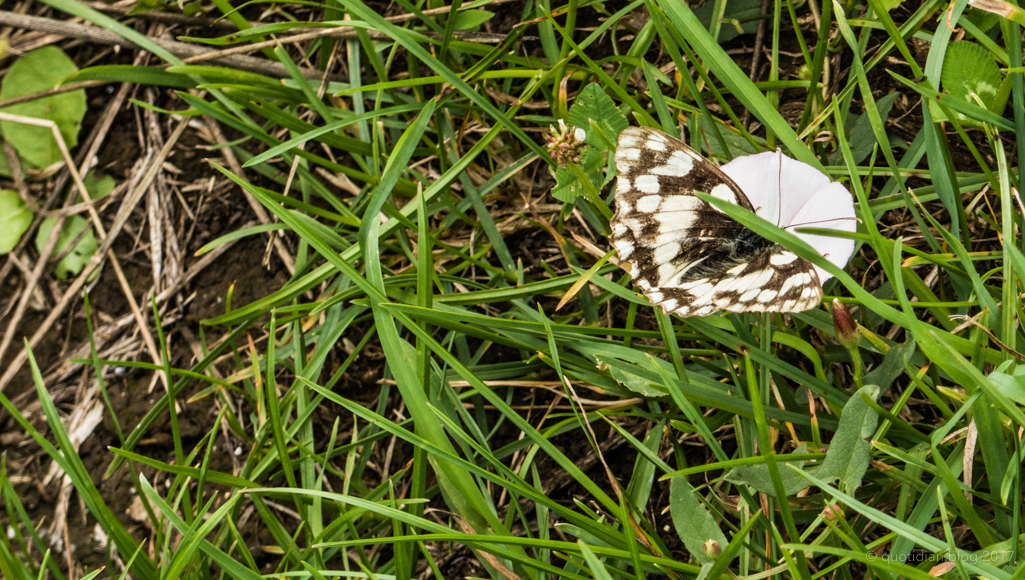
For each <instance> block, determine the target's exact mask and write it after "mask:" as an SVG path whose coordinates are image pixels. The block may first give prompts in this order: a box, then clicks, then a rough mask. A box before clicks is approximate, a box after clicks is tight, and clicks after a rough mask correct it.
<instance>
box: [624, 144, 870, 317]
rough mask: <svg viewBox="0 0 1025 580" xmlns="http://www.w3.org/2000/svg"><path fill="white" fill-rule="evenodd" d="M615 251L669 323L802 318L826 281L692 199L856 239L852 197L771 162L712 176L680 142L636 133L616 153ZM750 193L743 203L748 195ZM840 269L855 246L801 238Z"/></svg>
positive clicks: (752, 161) (803, 168)
mask: <svg viewBox="0 0 1025 580" xmlns="http://www.w3.org/2000/svg"><path fill="white" fill-rule="evenodd" d="M616 171H617V173H618V178H617V179H618V183H617V185H616V215H615V216H614V217H613V219H612V223H611V225H612V245H613V246H614V247H615V248H616V250H617V252H618V253H619V257H620V259H622V260H624V261H625V262H627V263H629V264H630V274H631V276H632V277H633V280H634V283H635V284H636V285H637V286H638V287H640V288H641V290H642V291H643V292H644V294H645V295H646V296H647V297H648V299H649V300H651V303H652V304H655V305H659V306H661V307H662V308H663V309H664V310H665V311H666V312H667V313H676V314H679V315H680V316H702V315H707V314H711V313H712V312H715V311H717V310H727V311H730V312H801V311H804V310H809V309H811V308H815V307H816V306H817V305H818V304H819V303H820V302H821V300H822V282H824V281H825V280H826V279H828V278H829V277H830V275H829V274H828V273H826V272H825V271H824V270H822V269H821V268H818V267H817V266H814V265H813V264H812V263H810V262H808V261H807V260H805V259H803V258H801V257H799V256H798V255H797V254H795V253H793V252H791V251H790V250H788V249H786V248H785V247H783V246H781V245H779V244H776V243H774V242H770V241H769V240H767V239H765V238H763V237H762V236H760V235H758V234H756V233H755V232H754V231H752V230H751V229H749V228H746V227H744V226H742V225H740V223H738V222H737V221H736V220H734V219H732V218H730V217H729V216H727V215H726V214H724V213H722V212H721V211H719V210H718V209H716V208H715V207H714V206H712V205H711V204H708V203H706V202H704V201H702V200H701V199H700V198H698V197H697V196H695V195H694V192H696V191H700V192H704V193H707V194H709V195H711V196H713V197H716V198H719V199H723V200H725V201H728V202H730V203H734V204H737V205H740V206H742V207H744V208H747V209H749V210H751V211H754V212H756V213H757V214H758V215H760V216H761V217H763V218H765V219H767V220H769V221H773V222H775V223H777V224H780V225H781V226H782V227H795V226H798V225H801V226H805V225H809V226H815V227H825V228H833V229H837V230H843V231H850V232H853V231H854V230H855V228H856V222H855V220H854V204H853V200H852V199H851V195H850V193H848V192H847V190H846V188H844V187H843V186H842V185H840V184H839V183H831V182H830V180H829V178H828V177H827V176H826V175H824V174H823V173H821V172H820V171H818V170H817V169H815V168H813V167H811V166H810V165H807V164H805V163H801V162H799V161H795V160H793V159H790V158H789V157H785V156H783V155H782V153H778V152H768V153H760V154H757V155H749V156H746V157H739V158H737V159H735V160H734V161H732V162H730V163H728V164H726V165H724V166H723V167H722V168H719V167H716V166H715V165H714V164H713V163H712V162H710V161H709V160H707V159H705V158H704V157H702V156H701V155H700V154H699V153H698V152H696V151H694V150H693V149H691V148H690V147H688V146H686V145H685V144H683V143H682V142H680V141H679V140H677V139H673V138H672V137H670V136H668V135H666V134H665V133H662V132H661V131H657V130H655V129H650V128H646V127H630V128H628V129H626V130H624V131H623V132H622V133H621V134H620V136H619V143H618V146H617V149H616ZM745 192H746V193H745ZM795 234H796V235H798V236H799V237H802V238H804V239H805V241H808V242H809V243H810V244H811V245H812V246H813V247H815V248H816V249H817V250H818V251H819V252H820V253H821V254H823V255H824V256H825V257H826V258H827V259H828V260H829V261H831V262H833V263H834V264H837V265H838V266H840V267H841V268H842V267H843V266H844V265H845V264H846V263H847V260H848V259H849V258H850V256H851V254H852V253H853V251H854V242H853V241H851V240H845V239H841V238H832V237H826V236H813V235H809V234H802V233H800V232H795Z"/></svg>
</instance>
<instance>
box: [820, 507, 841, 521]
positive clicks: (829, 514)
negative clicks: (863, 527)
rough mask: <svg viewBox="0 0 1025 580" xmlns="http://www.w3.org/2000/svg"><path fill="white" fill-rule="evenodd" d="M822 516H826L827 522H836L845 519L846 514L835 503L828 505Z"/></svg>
mask: <svg viewBox="0 0 1025 580" xmlns="http://www.w3.org/2000/svg"><path fill="white" fill-rule="evenodd" d="M822 515H824V516H826V519H827V520H829V521H831V522H835V521H836V520H839V519H841V518H843V515H844V514H843V510H842V509H840V506H839V505H837V504H835V503H834V504H831V505H827V506H826V509H825V510H823V511H822Z"/></svg>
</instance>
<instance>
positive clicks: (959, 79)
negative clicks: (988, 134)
mask: <svg viewBox="0 0 1025 580" xmlns="http://www.w3.org/2000/svg"><path fill="white" fill-rule="evenodd" d="M940 79H941V82H942V85H943V87H942V88H944V89H946V91H947V92H948V93H949V94H950V96H951V97H952V98H954V99H957V100H959V101H964V102H967V103H969V104H971V105H978V104H979V102H980V101H981V102H982V104H983V105H984V106H985V107H986V109H988V110H989V111H993V112H1001V111H1003V109H1004V106H1005V105H1006V104H1007V98H1008V95H1009V94H1010V90H1009V88H1004V87H1002V80H1003V79H1002V77H1001V75H1000V67H999V66H997V62H996V59H994V57H993V54H992V53H990V52H989V50H988V49H986V48H985V47H983V46H981V45H979V44H976V43H974V42H970V41H967V40H961V41H958V42H951V43H950V44H949V45H948V46H947V52H946V55H945V57H944V59H943V71H942V72H941V74H940ZM1002 89H1003V90H1002ZM976 96H977V97H978V100H976ZM929 112H930V113H932V116H933V120H934V121H937V122H938V121H944V120H946V116H945V115H944V113H943V111H942V110H941V109H940V108H939V106H936V105H934V104H932V102H930V109H929ZM956 114H957V118H958V120H960V121H962V122H967V123H969V124H972V125H977V124H978V122H977V121H975V120H974V119H970V118H968V117H967V116H965V115H964V114H962V113H956Z"/></svg>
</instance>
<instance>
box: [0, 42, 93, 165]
mask: <svg viewBox="0 0 1025 580" xmlns="http://www.w3.org/2000/svg"><path fill="white" fill-rule="evenodd" d="M77 71H78V67H77V66H75V63H73V62H71V59H70V58H68V56H67V55H66V54H64V51H62V50H61V49H59V48H57V47H55V46H47V47H44V48H40V49H38V50H33V51H32V52H30V53H28V54H26V55H25V56H23V57H21V58H19V59H18V60H17V61H15V63H14V64H13V65H11V68H10V70H9V71H8V72H7V74H6V75H5V76H4V79H3V84H2V85H0V100H7V99H12V98H14V97H20V96H22V95H28V94H31V93H35V92H38V91H45V90H49V89H52V88H55V87H59V86H60V85H61V83H62V82H63V81H64V79H65V78H66V77H67V76H68V75H71V74H74V73H75V72H77ZM85 109H86V104H85V91H72V92H70V93H63V94H60V95H53V96H52V97H46V98H45V99H36V100H34V101H29V102H27V103H21V104H18V105H13V106H10V107H5V108H4V109H3V112H4V113H9V114H11V115H21V116H24V117H33V118H36V119H49V120H50V121H53V122H54V123H56V124H57V127H58V128H59V129H60V133H61V136H62V137H63V138H64V143H65V144H66V145H67V146H68V148H69V149H70V148H72V147H74V146H75V145H77V144H78V131H79V129H81V128H82V118H83V117H85ZM0 131H2V132H3V135H4V139H6V140H7V141H8V142H10V144H11V145H13V146H14V148H15V149H16V150H17V151H18V154H19V155H21V157H22V158H23V159H24V160H25V161H27V162H28V163H30V164H32V165H34V166H35V167H47V166H49V165H52V164H53V163H56V162H57V161H59V160H60V159H61V154H60V149H58V147H57V141H56V140H55V139H54V138H53V134H52V133H51V132H50V130H49V129H48V128H45V127H34V126H32V125H25V124H23V123H15V122H13V121H0Z"/></svg>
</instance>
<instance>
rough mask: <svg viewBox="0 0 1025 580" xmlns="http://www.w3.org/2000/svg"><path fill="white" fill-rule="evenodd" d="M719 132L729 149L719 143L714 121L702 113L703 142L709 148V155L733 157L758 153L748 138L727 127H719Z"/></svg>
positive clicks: (725, 157)
mask: <svg viewBox="0 0 1025 580" xmlns="http://www.w3.org/2000/svg"><path fill="white" fill-rule="evenodd" d="M719 134H720V135H722V139H723V141H724V142H725V143H726V147H728V148H729V151H726V150H724V149H723V148H722V145H720V144H719V140H718V139H716V138H715V137H714V135H715V133H714V132H713V127H712V121H709V120H708V118H707V117H705V116H703V115H702V117H701V142H702V143H703V144H704V145H705V147H707V148H708V157H721V158H724V159H733V158H734V157H739V156H741V155H752V154H754V153H758V151H757V150H756V149H755V148H754V147H752V146H751V143H750V142H749V141H748V140H747V139H744V138H743V137H741V136H740V135H738V134H736V133H734V132H733V131H731V130H729V129H727V128H725V127H719Z"/></svg>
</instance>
